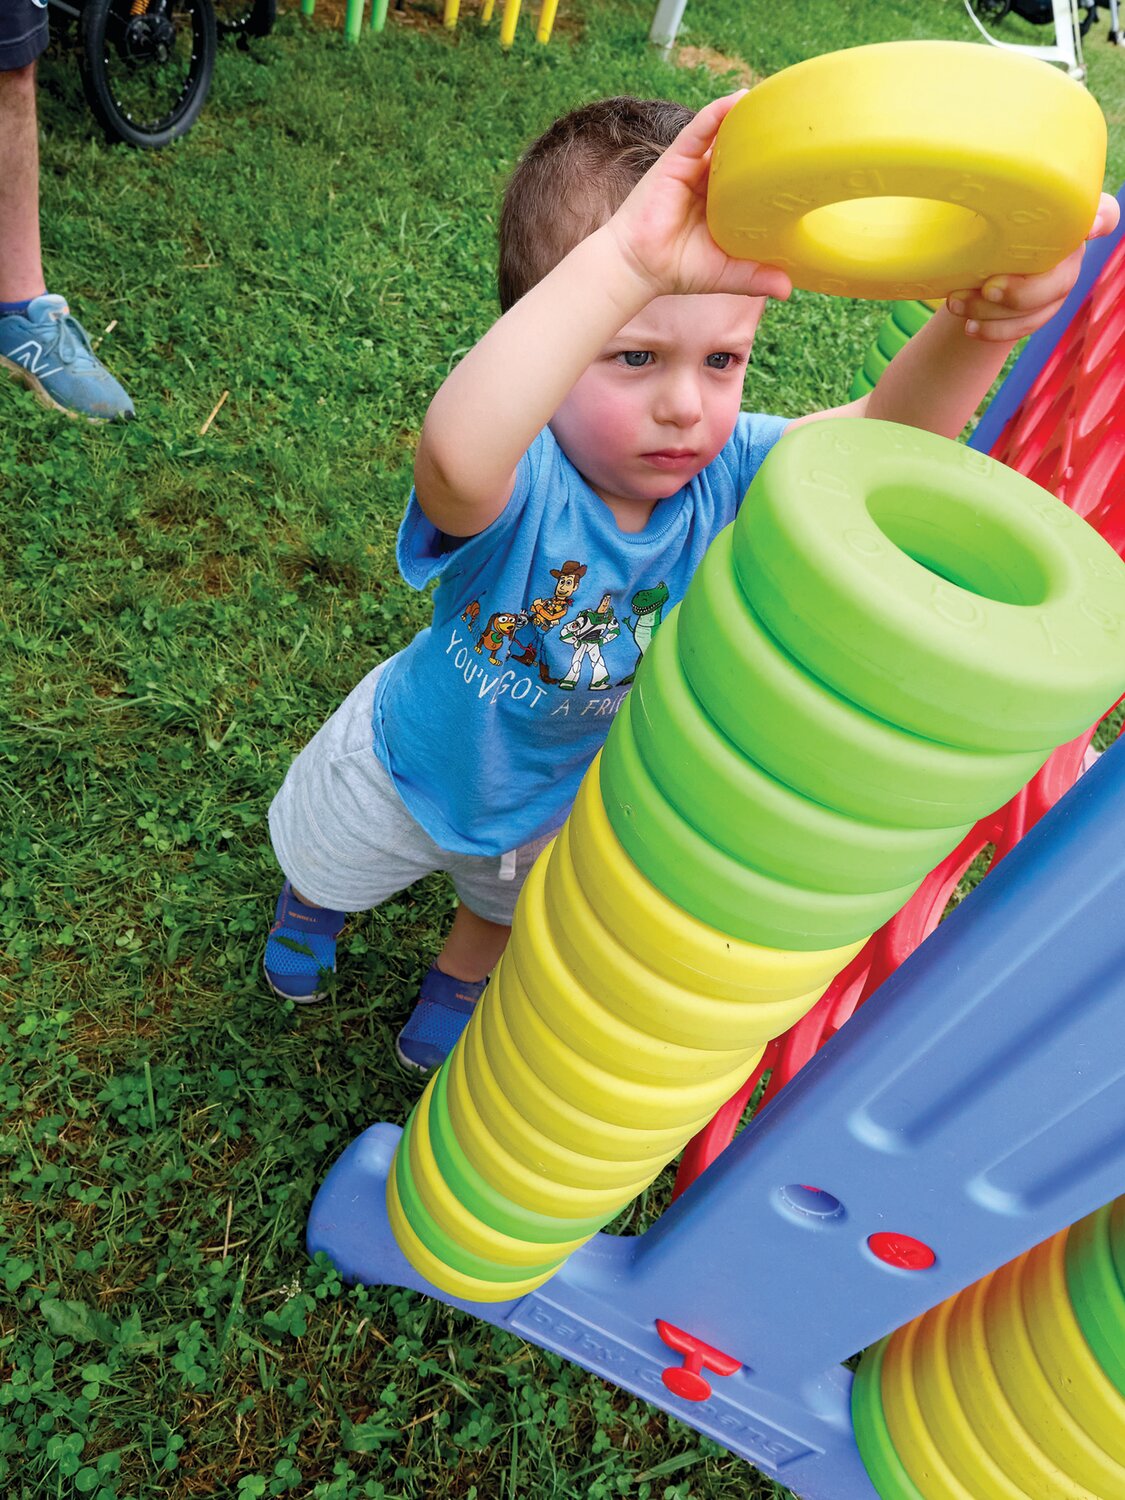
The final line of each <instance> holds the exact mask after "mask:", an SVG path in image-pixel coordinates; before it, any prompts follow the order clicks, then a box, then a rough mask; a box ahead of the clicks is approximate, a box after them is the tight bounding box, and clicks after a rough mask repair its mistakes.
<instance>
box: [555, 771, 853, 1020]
mask: <svg viewBox="0 0 1125 1500" xmlns="http://www.w3.org/2000/svg"><path fill="white" fill-rule="evenodd" d="M600 760H601V752H599V754H598V757H597V758H596V759H595V760H594V762H593V764H592V765H591V767H590V769H589V770H588V771H587V772H586V775H585V776H584V777H583V778H582V784H581V786H580V787H579V788H578V796H577V798H576V799H575V803H574V807H573V808H572V809H571V814H570V818H569V819H568V824H567V831H568V832H569V847H570V854H571V860H572V862H573V865H574V871H575V875H576V877H577V879H578V883H579V886H580V887H581V888H582V889H583V890H585V891H591V892H596V893H597V897H596V899H597V906H596V910H597V912H598V915H599V917H600V918H601V920H602V921H603V922H604V924H605V925H606V926H607V927H608V928H609V929H610V930H611V931H612V932H613V933H614V934H615V935H616V937H617V939H618V941H619V942H621V943H623V944H624V945H625V946H626V947H627V948H629V949H630V950H631V951H632V953H633V954H634V955H635V956H636V957H637V958H639V959H640V960H641V961H642V962H643V963H644V964H646V965H648V967H650V968H652V969H655V970H657V971H658V972H659V973H661V974H664V975H666V976H667V977H668V978H669V979H671V980H672V981H673V982H674V983H676V984H678V985H682V986H683V987H684V988H686V989H691V990H693V991H695V992H697V993H699V994H701V995H710V996H715V997H718V998H723V999H728V1000H745V999H746V998H747V997H748V996H750V995H753V996H755V997H757V998H759V999H762V1000H772V999H787V998H789V997H791V996H793V995H807V994H808V993H809V992H810V991H811V990H814V989H816V988H817V987H818V986H824V985H826V984H827V983H828V982H829V980H831V979H832V978H833V977H834V976H835V975H836V974H838V973H839V972H840V970H841V969H842V968H843V967H844V965H845V964H847V963H848V962H849V961H850V960H851V959H852V958H854V957H855V955H856V954H857V953H858V952H859V950H860V949H861V948H862V947H863V944H864V942H865V941H866V939H859V940H858V941H856V942H854V943H846V944H844V946H843V947H841V948H824V949H821V950H819V951H817V952H798V951H795V950H794V951H790V950H787V949H781V948H763V947H761V946H760V945H759V944H757V943H748V942H746V941H744V940H743V939H741V938H735V937H731V936H730V935H729V934H728V933H724V932H720V931H719V930H718V929H717V928H715V927H709V926H708V925H707V923H706V922H700V921H699V920H698V918H696V917H692V916H689V915H688V913H687V912H685V911H682V910H681V909H680V907H678V906H677V905H676V904H675V903H674V902H672V901H669V900H668V898H667V896H665V895H663V894H662V893H661V892H660V891H658V890H657V888H656V886H654V885H653V883H652V882H651V880H649V879H648V878H647V877H646V876H644V875H642V874H641V872H640V870H638V869H637V867H636V865H635V864H634V863H633V861H632V860H631V859H630V858H629V856H628V855H627V854H626V853H625V850H624V849H623V848H622V847H621V844H620V842H619V840H618V838H617V835H616V834H615V833H614V831H613V829H612V827H611V826H610V821H609V818H608V816H607V815H606V810H605V806H604V804H603V802H602V797H601V792H600V790H599V780H598V777H599V765H600Z"/></svg>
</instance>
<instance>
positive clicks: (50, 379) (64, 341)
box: [0, 292, 133, 422]
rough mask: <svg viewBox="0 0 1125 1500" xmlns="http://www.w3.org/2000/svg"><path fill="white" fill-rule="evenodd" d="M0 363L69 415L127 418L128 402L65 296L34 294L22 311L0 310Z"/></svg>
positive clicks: (130, 411) (97, 419)
mask: <svg viewBox="0 0 1125 1500" xmlns="http://www.w3.org/2000/svg"><path fill="white" fill-rule="evenodd" d="M0 368H3V369H5V370H7V371H8V373H9V374H10V375H11V377H12V379H13V380H21V381H22V382H23V383H24V385H26V386H28V387H29V388H30V390H31V392H32V394H33V395H34V397H35V399H36V400H37V401H38V402H40V403H41V404H42V405H43V406H49V407H51V408H52V410H54V411H61V412H65V413H66V415H67V416H68V417H85V418H86V419H87V421H90V422H112V421H128V420H129V419H130V418H131V417H132V416H133V403H132V402H131V401H130V400H129V397H128V396H127V395H126V393H125V390H124V389H123V387H122V386H121V385H120V384H119V382H118V381H117V380H115V379H114V377H113V376H112V375H111V374H110V373H109V371H108V370H107V369H106V367H105V365H103V364H102V362H101V360H100V359H99V358H98V357H97V355H96V354H95V353H94V351H93V349H92V348H91V347H90V338H89V335H88V334H87V332H86V330H85V329H84V328H83V327H82V324H81V323H80V322H79V321H78V319H77V318H76V317H74V316H73V315H72V314H71V311H70V308H69V307H68V306H67V304H66V298H65V297H60V296H58V295H57V294H56V293H54V292H44V293H43V295H42V296H41V297H33V298H32V299H31V301H30V302H29V303H28V304H27V307H26V308H25V309H24V311H23V312H8V313H0Z"/></svg>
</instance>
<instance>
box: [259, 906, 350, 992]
mask: <svg viewBox="0 0 1125 1500" xmlns="http://www.w3.org/2000/svg"><path fill="white" fill-rule="evenodd" d="M346 915H347V914H346V913H345V912H342V911H333V910H332V909H331V908H330V907H327V906H306V904H305V903H304V902H303V901H299V900H298V899H297V897H296V896H295V895H294V894H293V887H292V886H291V885H290V884H289V882H288V880H287V881H286V882H285V884H284V885H283V886H282V887H281V895H280V896H278V898H277V908H276V910H275V911H274V914H273V926H272V927H271V928H270V935H269V940H268V941H267V943H266V953H265V957H264V959H263V960H262V965H263V967H264V969H265V971H266V983H267V984H268V985H269V987H270V989H271V990H273V992H274V994H275V995H280V996H281V998H282V999H283V1000H296V1002H297V1004H298V1005H309V1004H311V1003H312V1002H313V1001H314V1000H323V999H324V995H325V991H324V990H322V989H321V988H320V984H321V980H322V978H323V976H324V975H325V974H335V972H336V939H337V938H338V937H339V936H340V933H341V932H342V931H343V927H344V920H345V917H346Z"/></svg>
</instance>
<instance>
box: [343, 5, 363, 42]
mask: <svg viewBox="0 0 1125 1500" xmlns="http://www.w3.org/2000/svg"><path fill="white" fill-rule="evenodd" d="M362 25H363V0H348V6H347V9H346V10H345V12H344V35H345V36H346V37H347V39H348V41H349V42H358V41H359V32H360V27H361V26H362Z"/></svg>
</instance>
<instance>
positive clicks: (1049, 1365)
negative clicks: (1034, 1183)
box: [1020, 1235, 1125, 1495]
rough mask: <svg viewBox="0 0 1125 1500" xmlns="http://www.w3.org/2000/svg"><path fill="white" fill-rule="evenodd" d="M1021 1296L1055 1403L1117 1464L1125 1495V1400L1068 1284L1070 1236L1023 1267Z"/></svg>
mask: <svg viewBox="0 0 1125 1500" xmlns="http://www.w3.org/2000/svg"><path fill="white" fill-rule="evenodd" d="M1020 1298H1021V1302H1022V1305H1023V1312H1024V1318H1025V1320H1026V1322H1027V1326H1028V1329H1029V1331H1030V1333H1031V1342H1032V1345H1033V1347H1034V1349H1035V1353H1036V1355H1037V1357H1038V1360H1039V1365H1040V1368H1041V1369H1042V1370H1043V1372H1044V1374H1045V1375H1046V1377H1047V1379H1048V1380H1049V1381H1050V1382H1051V1387H1052V1390H1053V1391H1054V1393H1055V1399H1056V1401H1058V1402H1059V1403H1060V1404H1061V1405H1062V1406H1064V1407H1065V1408H1066V1410H1067V1411H1068V1412H1069V1413H1070V1415H1071V1417H1073V1419H1074V1421H1075V1422H1076V1423H1077V1424H1078V1426H1079V1427H1080V1428H1081V1429H1082V1430H1083V1431H1084V1432H1086V1433H1087V1434H1088V1435H1089V1438H1090V1441H1091V1443H1092V1444H1094V1445H1095V1447H1096V1448H1097V1449H1098V1450H1100V1452H1101V1453H1102V1454H1104V1456H1105V1461H1106V1463H1107V1464H1111V1465H1112V1466H1113V1470H1114V1472H1115V1473H1116V1475H1117V1479H1116V1484H1117V1488H1118V1491H1119V1493H1120V1494H1122V1495H1125V1467H1122V1464H1123V1462H1125V1398H1123V1397H1122V1395H1121V1393H1120V1391H1118V1390H1117V1388H1116V1386H1114V1384H1113V1382H1112V1381H1111V1380H1110V1379H1109V1377H1108V1376H1107V1375H1106V1373H1105V1371H1104V1370H1103V1369H1102V1367H1101V1365H1100V1364H1099V1363H1098V1361H1097V1358H1096V1356H1095V1354H1094V1351H1093V1350H1092V1349H1091V1348H1090V1346H1089V1344H1088V1343H1087V1342H1086V1338H1085V1335H1084V1334H1083V1332H1082V1329H1081V1326H1080V1325H1079V1322H1078V1319H1077V1317H1076V1315H1075V1312H1074V1309H1073V1307H1072V1306H1071V1304H1070V1297H1069V1293H1068V1292H1067V1285H1066V1237H1065V1236H1063V1235H1056V1236H1055V1237H1054V1239H1051V1240H1048V1241H1047V1242H1046V1243H1045V1244H1043V1245H1038V1246H1037V1247H1036V1248H1035V1249H1034V1250H1032V1251H1031V1252H1030V1253H1029V1254H1028V1255H1027V1256H1026V1257H1025V1258H1024V1260H1023V1264H1022V1266H1021V1267H1020Z"/></svg>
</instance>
